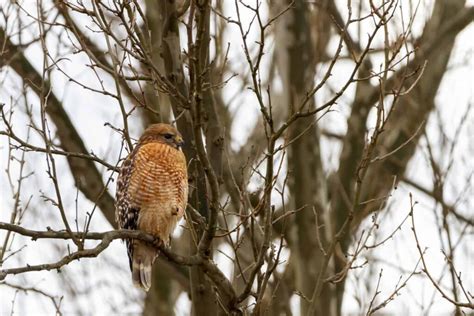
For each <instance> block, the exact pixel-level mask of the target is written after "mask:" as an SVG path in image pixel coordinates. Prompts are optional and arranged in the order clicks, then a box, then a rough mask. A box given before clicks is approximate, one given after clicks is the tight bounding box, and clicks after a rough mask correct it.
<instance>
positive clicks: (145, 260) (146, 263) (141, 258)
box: [131, 241, 158, 291]
mask: <svg viewBox="0 0 474 316" xmlns="http://www.w3.org/2000/svg"><path fill="white" fill-rule="evenodd" d="M157 256H158V251H157V249H156V248H155V247H153V246H149V245H147V244H146V243H144V242H141V241H135V242H134V243H133V255H132V258H131V268H132V280H133V284H134V285H135V286H136V287H140V288H142V289H144V290H145V291H148V290H149V289H150V286H151V271H152V269H151V268H152V266H153V262H155V259H156V257H157Z"/></svg>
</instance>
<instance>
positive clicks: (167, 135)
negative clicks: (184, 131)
mask: <svg viewBox="0 0 474 316" xmlns="http://www.w3.org/2000/svg"><path fill="white" fill-rule="evenodd" d="M163 136H164V137H165V138H166V139H172V138H173V134H165V135H163Z"/></svg>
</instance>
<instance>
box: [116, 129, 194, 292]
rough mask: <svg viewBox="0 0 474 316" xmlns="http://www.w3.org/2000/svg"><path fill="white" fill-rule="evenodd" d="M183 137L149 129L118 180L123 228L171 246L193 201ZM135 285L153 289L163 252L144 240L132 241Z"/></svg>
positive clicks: (118, 212) (119, 219)
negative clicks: (155, 267) (154, 267)
mask: <svg viewBox="0 0 474 316" xmlns="http://www.w3.org/2000/svg"><path fill="white" fill-rule="evenodd" d="M182 145H183V138H182V136H181V134H180V133H179V132H178V131H177V130H176V129H175V128H174V127H173V126H171V125H168V124H154V125H151V126H150V127H148V128H147V129H146V130H145V132H144V133H143V135H142V136H141V137H140V139H139V140H138V143H137V145H136V146H135V148H134V149H133V151H132V152H131V153H130V154H129V155H128V156H127V158H126V159H125V160H124V162H123V164H122V166H121V168H120V174H119V177H118V180H117V193H116V207H115V209H116V210H115V217H116V221H117V223H118V225H119V226H120V228H123V229H135V230H141V231H144V232H146V233H149V234H151V235H153V236H155V237H158V238H159V239H160V240H161V241H162V242H163V243H164V244H165V245H168V244H169V239H170V235H171V233H172V232H173V230H174V229H175V227H176V224H177V223H178V221H179V220H180V219H181V218H182V216H183V214H184V210H185V209H186V204H187V200H188V175H187V168H186V158H185V156H184V154H183V151H182V149H181V147H182ZM126 244H127V252H128V257H129V263H130V270H131V271H132V280H133V283H134V285H136V286H137V287H141V288H143V289H144V290H145V291H148V289H149V288H150V286H151V268H152V265H153V262H154V261H155V259H156V257H157V256H158V250H157V249H156V248H155V247H153V246H152V245H149V244H147V243H146V242H143V241H140V240H127V241H126Z"/></svg>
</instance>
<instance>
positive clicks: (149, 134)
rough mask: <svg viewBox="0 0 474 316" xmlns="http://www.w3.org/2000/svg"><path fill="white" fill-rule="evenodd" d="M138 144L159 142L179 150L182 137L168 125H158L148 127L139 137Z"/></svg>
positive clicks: (181, 144) (182, 142)
mask: <svg viewBox="0 0 474 316" xmlns="http://www.w3.org/2000/svg"><path fill="white" fill-rule="evenodd" d="M138 142H139V143H141V144H143V143H148V142H160V143H164V144H167V145H170V146H172V147H173V148H176V149H180V148H181V147H182V146H183V144H184V141H183V137H182V136H181V134H180V133H179V132H178V130H177V129H176V128H174V127H173V126H171V125H169V124H164V123H159V124H153V125H150V126H149V127H148V128H147V129H146V130H145V132H143V135H142V137H140V140H139V141H138Z"/></svg>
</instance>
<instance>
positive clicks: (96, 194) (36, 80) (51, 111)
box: [0, 28, 116, 227]
mask: <svg viewBox="0 0 474 316" xmlns="http://www.w3.org/2000/svg"><path fill="white" fill-rule="evenodd" d="M0 42H1V43H4V49H3V51H2V52H1V55H0V67H3V66H6V65H8V66H10V67H11V68H13V70H14V71H15V72H16V73H17V74H18V75H19V76H20V77H22V78H23V80H24V82H25V84H26V85H28V86H29V87H30V88H31V89H32V90H33V91H34V92H35V93H36V94H37V95H38V96H39V95H41V87H44V88H45V89H46V91H50V87H49V84H48V83H46V82H44V83H43V80H42V76H41V75H40V74H39V73H38V71H36V69H35V68H34V67H33V65H31V63H30V62H29V61H28V59H27V58H26V57H25V55H24V54H23V50H22V49H20V48H18V47H17V46H16V45H14V44H13V43H12V42H11V41H10V39H9V37H8V36H7V35H6V34H5V32H4V30H3V29H2V28H0ZM46 113H47V114H48V115H49V117H50V118H51V120H52V121H53V123H54V124H55V126H56V128H57V132H56V133H57V136H58V138H59V141H60V146H61V147H62V148H63V149H64V150H65V151H66V152H74V153H81V154H84V155H87V154H88V150H87V149H86V146H85V144H84V142H83V140H82V138H81V136H80V135H79V133H78V132H77V130H76V129H75V127H74V125H73V123H72V121H71V119H70V118H69V116H68V114H67V113H66V111H65V110H64V108H63V105H62V103H61V101H59V99H58V98H57V97H56V95H55V94H54V93H52V92H51V93H49V95H48V98H47V106H46ZM66 158H67V161H68V163H69V167H70V169H71V172H72V175H73V177H74V181H75V184H76V186H77V188H79V190H80V191H81V192H82V193H83V194H84V195H85V196H86V197H87V198H88V199H89V200H90V201H92V202H93V203H96V204H97V206H98V207H99V208H100V209H101V210H102V212H103V213H104V216H105V217H106V218H107V220H108V221H109V223H110V224H111V225H112V226H113V227H116V223H115V215H114V213H115V207H114V199H113V198H112V196H111V195H110V194H109V193H108V191H107V190H106V189H105V187H104V184H103V182H102V175H101V174H100V173H99V171H98V169H97V167H96V166H95V164H94V162H93V161H92V160H89V159H87V160H86V159H81V158H78V157H74V156H66Z"/></svg>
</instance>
